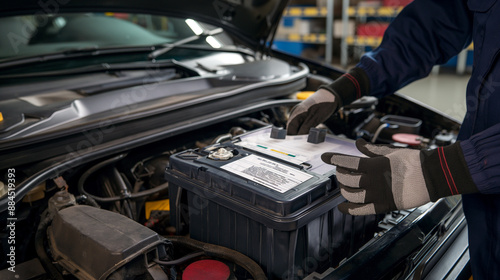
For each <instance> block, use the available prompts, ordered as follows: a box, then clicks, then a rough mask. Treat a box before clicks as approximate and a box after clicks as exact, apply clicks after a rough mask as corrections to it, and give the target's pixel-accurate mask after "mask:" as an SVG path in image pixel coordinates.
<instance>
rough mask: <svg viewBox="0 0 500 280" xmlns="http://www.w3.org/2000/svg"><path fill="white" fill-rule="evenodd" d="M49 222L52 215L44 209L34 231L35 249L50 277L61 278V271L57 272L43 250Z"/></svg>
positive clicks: (57, 279)
mask: <svg viewBox="0 0 500 280" xmlns="http://www.w3.org/2000/svg"><path fill="white" fill-rule="evenodd" d="M51 223H52V217H51V215H50V214H49V212H48V211H47V210H46V211H44V212H43V213H42V218H41V220H40V224H38V228H37V230H36V233H35V250H36V254H37V255H38V258H39V259H40V262H41V263H42V265H43V267H44V268H45V270H47V272H48V274H49V276H50V279H56V280H63V277H62V275H61V273H59V271H58V270H57V268H56V267H55V266H54V265H53V264H52V261H51V260H50V257H49V256H48V255H47V252H45V247H44V240H45V239H46V237H47V228H48V227H49V226H50V224H51Z"/></svg>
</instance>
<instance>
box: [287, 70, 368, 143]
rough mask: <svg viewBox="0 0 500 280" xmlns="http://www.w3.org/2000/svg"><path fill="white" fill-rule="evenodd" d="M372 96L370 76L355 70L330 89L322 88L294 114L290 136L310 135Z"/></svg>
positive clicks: (337, 81)
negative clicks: (340, 112)
mask: <svg viewBox="0 0 500 280" xmlns="http://www.w3.org/2000/svg"><path fill="white" fill-rule="evenodd" d="M368 93H369V80H368V76H367V75H366V73H365V72H364V70H362V69H361V68H353V69H351V70H350V71H349V72H348V73H346V74H344V75H342V76H341V77H340V78H338V79H337V80H335V81H334V82H333V83H331V84H330V85H323V86H321V87H320V88H319V89H318V91H316V92H315V93H314V94H312V95H311V96H310V97H308V98H307V99H306V100H304V101H302V102H301V103H299V104H297V105H295V107H293V108H292V110H291V111H290V116H289V118H288V122H287V134H289V135H295V134H307V133H309V129H310V128H312V127H315V126H317V125H318V124H320V123H322V122H324V121H326V120H327V119H328V118H329V117H330V116H331V115H332V114H333V113H335V112H337V110H338V109H339V108H341V107H342V106H344V105H347V104H350V103H351V102H353V101H354V100H356V99H358V98H361V97H362V96H364V95H367V94H368Z"/></svg>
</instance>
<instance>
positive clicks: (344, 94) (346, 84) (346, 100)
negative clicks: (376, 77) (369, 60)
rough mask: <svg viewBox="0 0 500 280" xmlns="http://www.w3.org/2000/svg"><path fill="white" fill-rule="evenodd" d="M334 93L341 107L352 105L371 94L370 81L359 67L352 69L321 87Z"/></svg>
mask: <svg viewBox="0 0 500 280" xmlns="http://www.w3.org/2000/svg"><path fill="white" fill-rule="evenodd" d="M320 88H322V89H326V90H328V91H329V92H331V93H333V94H334V95H335V97H337V98H338V100H339V102H340V104H339V105H340V106H339V107H343V106H344V105H348V104H351V103H352V102H353V101H354V100H356V99H359V98H361V97H362V96H365V95H368V94H369V93H370V80H369V78H368V75H366V73H365V71H364V70H363V69H361V68H359V67H354V68H352V69H351V70H350V71H349V72H347V73H345V74H344V75H342V76H340V77H339V78H338V79H336V80H335V81H334V82H333V83H331V84H329V85H322V86H320Z"/></svg>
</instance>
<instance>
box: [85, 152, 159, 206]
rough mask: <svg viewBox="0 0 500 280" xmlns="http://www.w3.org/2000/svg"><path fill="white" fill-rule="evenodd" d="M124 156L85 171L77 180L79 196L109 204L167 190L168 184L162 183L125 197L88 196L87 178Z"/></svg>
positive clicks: (122, 155)
mask: <svg viewBox="0 0 500 280" xmlns="http://www.w3.org/2000/svg"><path fill="white" fill-rule="evenodd" d="M125 156H126V154H121V155H118V156H116V157H112V158H110V159H107V160H105V161H102V162H100V163H98V164H96V165H94V166H92V167H91V168H89V169H88V170H87V171H85V172H84V173H83V174H82V177H80V180H78V192H80V194H84V195H86V196H87V197H89V198H92V199H94V200H95V201H97V202H101V203H109V202H115V201H119V200H125V199H137V198H141V197H145V196H149V195H152V194H155V193H157V192H160V191H163V190H165V189H167V188H168V182H167V183H164V184H161V185H159V186H156V187H154V188H152V189H149V190H145V191H142V192H137V193H131V194H129V195H126V196H111V197H100V196H96V195H93V194H90V193H88V192H87V191H86V190H85V187H84V185H85V181H86V180H87V178H88V177H89V176H90V175H91V174H92V173H94V172H96V171H97V170H99V169H101V168H103V167H105V166H106V165H108V164H111V163H113V162H116V161H118V160H120V159H122V158H124V157H125Z"/></svg>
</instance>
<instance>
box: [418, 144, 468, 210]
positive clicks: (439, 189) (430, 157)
mask: <svg viewBox="0 0 500 280" xmlns="http://www.w3.org/2000/svg"><path fill="white" fill-rule="evenodd" d="M420 161H421V164H422V171H423V174H424V179H425V183H426V186H427V189H428V190H429V196H430V198H431V201H436V200H438V199H439V198H441V197H446V196H450V195H457V194H468V193H475V192H478V188H477V186H476V184H475V183H474V181H473V179H472V176H471V174H470V172H469V168H468V166H467V163H466V162H465V158H464V154H463V151H462V147H461V146H460V141H457V142H456V143H454V144H452V145H449V146H445V147H438V148H437V149H433V150H429V151H422V152H421V153H420Z"/></svg>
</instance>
